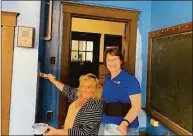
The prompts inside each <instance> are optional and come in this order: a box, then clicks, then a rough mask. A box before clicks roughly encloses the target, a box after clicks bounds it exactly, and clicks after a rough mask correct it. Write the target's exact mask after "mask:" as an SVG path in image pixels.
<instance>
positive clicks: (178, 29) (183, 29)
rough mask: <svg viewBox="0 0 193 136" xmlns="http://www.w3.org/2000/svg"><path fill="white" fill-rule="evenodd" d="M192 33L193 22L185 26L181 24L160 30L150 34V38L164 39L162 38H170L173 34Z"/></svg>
mask: <svg viewBox="0 0 193 136" xmlns="http://www.w3.org/2000/svg"><path fill="white" fill-rule="evenodd" d="M191 31H192V22H187V23H184V24H179V25H175V26H171V27H167V28H163V29H159V30H155V31H152V32H150V33H149V37H150V38H155V37H162V36H168V35H172V34H179V33H184V32H191Z"/></svg>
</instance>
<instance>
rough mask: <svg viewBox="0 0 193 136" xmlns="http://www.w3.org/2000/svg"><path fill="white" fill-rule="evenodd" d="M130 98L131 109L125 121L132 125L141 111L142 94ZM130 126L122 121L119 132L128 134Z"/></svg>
mask: <svg viewBox="0 0 193 136" xmlns="http://www.w3.org/2000/svg"><path fill="white" fill-rule="evenodd" d="M129 98H130V100H131V109H130V110H129V111H128V113H127V115H126V116H125V118H124V119H126V120H128V121H129V122H130V123H132V122H133V121H134V120H135V119H136V117H137V116H138V115H139V112H140V111H141V93H139V94H134V95H130V96H129ZM128 126H129V124H128V123H127V122H126V121H122V122H121V124H120V125H119V130H120V131H121V132H122V133H126V132H127V128H128Z"/></svg>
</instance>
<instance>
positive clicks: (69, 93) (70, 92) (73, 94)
mask: <svg viewBox="0 0 193 136" xmlns="http://www.w3.org/2000/svg"><path fill="white" fill-rule="evenodd" d="M62 93H63V94H64V95H65V96H66V97H67V98H68V99H71V100H76V99H77V98H78V96H77V88H73V87H71V86H68V85H64V88H63V89H62Z"/></svg>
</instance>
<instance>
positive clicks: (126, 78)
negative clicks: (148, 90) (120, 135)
mask: <svg viewBox="0 0 193 136" xmlns="http://www.w3.org/2000/svg"><path fill="white" fill-rule="evenodd" d="M138 93H141V89H140V85H139V82H138V80H137V79H136V78H135V76H133V75H131V74H129V73H128V72H127V71H125V70H124V69H123V70H122V71H121V72H120V73H119V74H118V75H117V76H116V77H115V78H113V79H111V75H110V74H108V75H107V76H106V78H105V83H104V86H103V93H102V97H103V101H104V102H105V103H110V102H123V103H128V104H130V103H131V101H130V98H129V95H134V94H138ZM115 110H116V109H115ZM123 118H124V117H121V116H107V115H105V114H103V116H102V120H101V121H102V123H105V124H107V123H113V124H117V125H119V124H120V122H121V121H122V119H123ZM138 126H139V122H138V117H137V118H136V119H135V120H134V121H133V122H132V123H131V124H130V125H129V127H134V128H136V127H138Z"/></svg>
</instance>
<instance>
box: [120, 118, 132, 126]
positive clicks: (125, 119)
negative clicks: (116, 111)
mask: <svg viewBox="0 0 193 136" xmlns="http://www.w3.org/2000/svg"><path fill="white" fill-rule="evenodd" d="M122 121H125V122H127V123H128V126H129V125H130V124H131V123H130V122H129V121H128V120H127V119H122Z"/></svg>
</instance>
